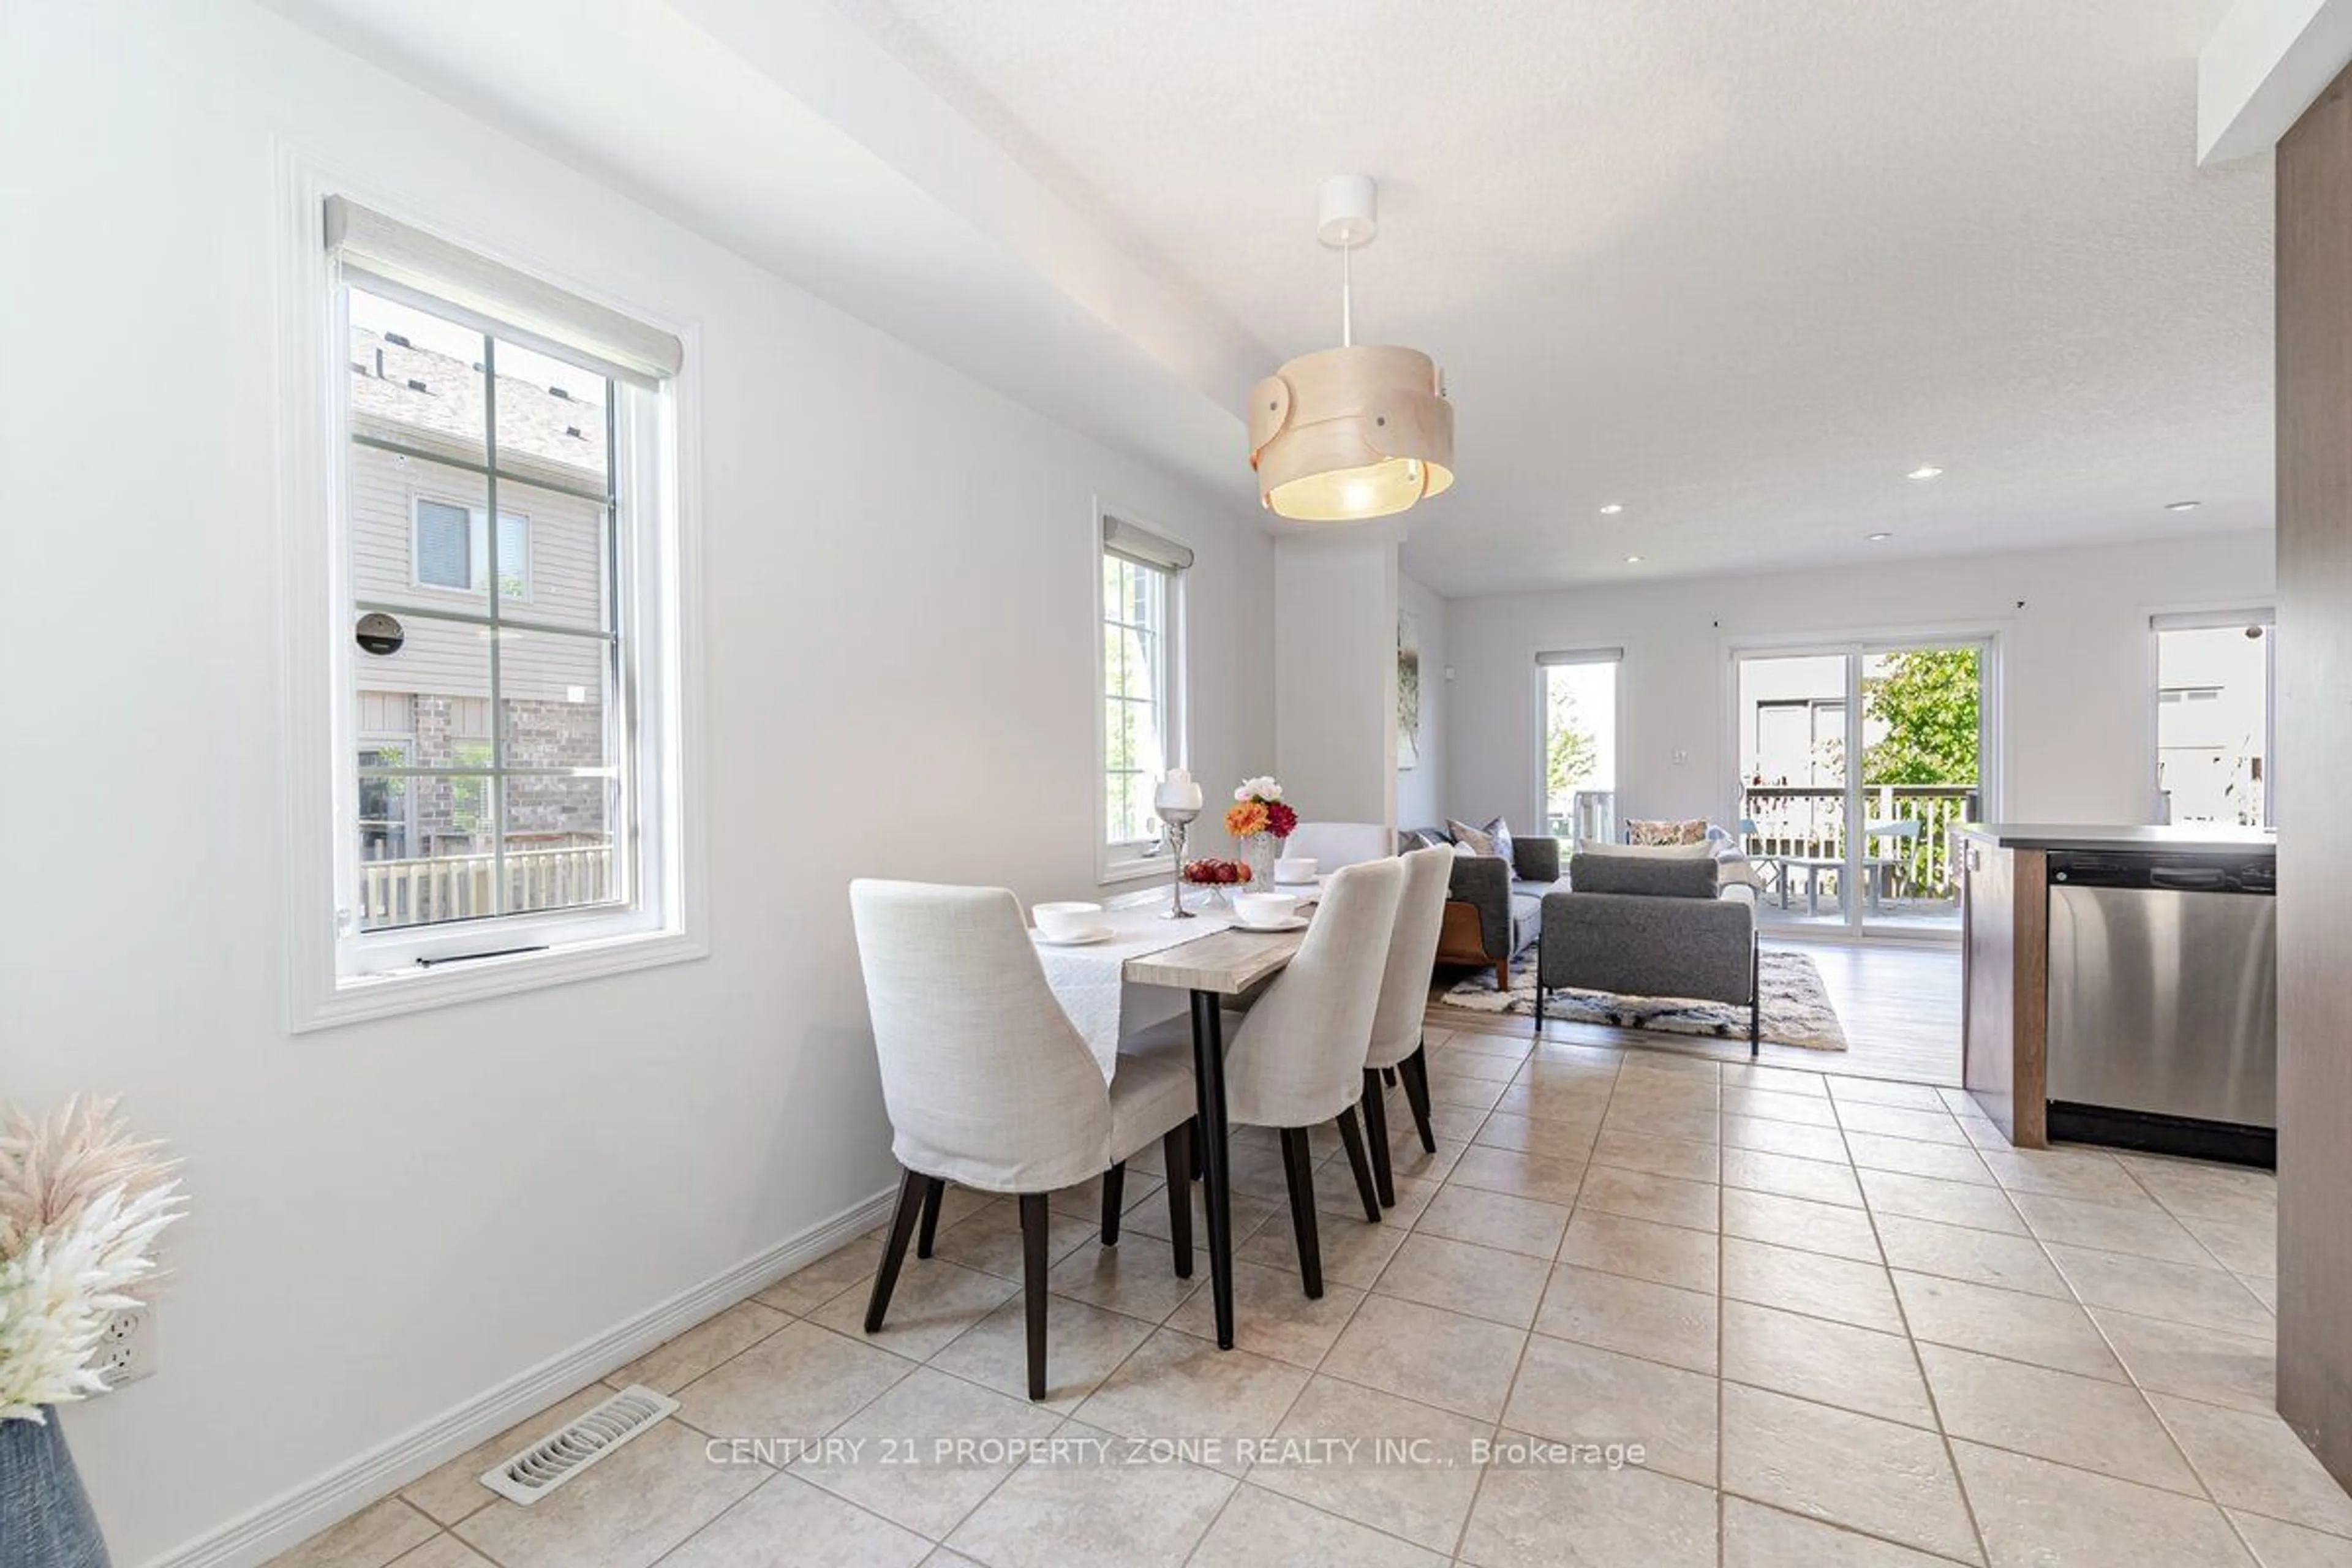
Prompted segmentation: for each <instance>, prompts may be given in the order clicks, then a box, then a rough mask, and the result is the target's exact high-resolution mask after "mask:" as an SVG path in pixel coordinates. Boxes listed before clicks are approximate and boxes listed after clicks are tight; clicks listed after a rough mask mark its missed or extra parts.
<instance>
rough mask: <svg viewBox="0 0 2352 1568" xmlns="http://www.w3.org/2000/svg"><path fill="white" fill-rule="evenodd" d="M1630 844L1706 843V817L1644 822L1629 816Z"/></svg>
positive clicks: (1626, 835) (1627, 838)
mask: <svg viewBox="0 0 2352 1568" xmlns="http://www.w3.org/2000/svg"><path fill="white" fill-rule="evenodd" d="M1625 842H1626V843H1628V844H1653V845H1654V844H1704V843H1706V818H1705V817H1697V816H1695V817H1692V818H1690V819H1689V820H1687V821H1684V822H1643V821H1641V820H1640V819H1638V818H1629V819H1627V821H1626V823H1625Z"/></svg>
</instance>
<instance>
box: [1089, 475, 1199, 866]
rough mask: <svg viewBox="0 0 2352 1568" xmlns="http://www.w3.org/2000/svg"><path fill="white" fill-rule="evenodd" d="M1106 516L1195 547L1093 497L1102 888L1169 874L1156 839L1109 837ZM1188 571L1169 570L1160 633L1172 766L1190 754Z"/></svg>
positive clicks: (1097, 827) (1185, 763) (1095, 784)
mask: <svg viewBox="0 0 2352 1568" xmlns="http://www.w3.org/2000/svg"><path fill="white" fill-rule="evenodd" d="M1108 518H1117V519H1120V520H1122V521H1127V522H1129V523H1132V524H1134V525H1135V526H1136V527H1138V528H1142V529H1148V530H1149V531H1151V532H1153V533H1156V534H1159V535H1160V537H1161V538H1163V539H1166V540H1169V541H1171V542H1174V543H1177V544H1181V545H1183V546H1184V547H1185V548H1186V549H1188V550H1192V551H1195V552H1197V551H1198V549H1199V546H1198V545H1196V544H1194V543H1193V542H1192V541H1191V540H1189V539H1187V538H1185V537H1184V535H1182V534H1181V533H1180V532H1177V531H1174V530H1172V529H1170V528H1166V527H1163V526H1162V525H1161V524H1160V523H1158V522H1154V521H1150V519H1148V518H1146V517H1144V516H1143V515H1142V514H1140V513H1138V512H1136V511H1133V510H1129V509H1128V508H1126V507H1122V506H1119V505H1117V504H1116V503H1110V502H1106V501H1105V500H1103V499H1102V498H1101V497H1100V496H1097V497H1096V498H1095V505H1094V526H1093V528H1092V529H1091V530H1090V531H1089V532H1088V534H1087V539H1088V542H1089V544H1090V546H1091V548H1090V549H1089V551H1088V553H1087V566H1088V568H1089V576H1088V579H1087V580H1088V582H1089V583H1090V584H1092V587H1093V593H1092V595H1091V596H1090V600H1089V603H1090V606H1091V613H1090V615H1089V616H1088V618H1087V629H1088V633H1089V635H1090V637H1092V639H1093V642H1094V650H1095V655H1094V670H1095V690H1094V710H1095V750H1094V758H1093V763H1092V767H1093V781H1092V783H1091V784H1089V785H1088V786H1087V787H1088V788H1089V789H1091V790H1092V791H1093V793H1094V801H1095V807H1094V831H1095V881H1096V885H1097V886H1098V887H1104V888H1110V887H1117V886H1119V885H1122V884H1125V883H1129V882H1139V881H1144V880H1146V879H1152V878H1166V877H1168V876H1170V875H1171V874H1172V873H1171V868H1170V865H1169V858H1168V855H1167V853H1166V852H1165V851H1164V850H1162V849H1160V841H1159V840H1157V839H1154V840H1152V841H1151V847H1150V848H1148V849H1144V850H1141V851H1139V850H1138V849H1137V848H1136V847H1135V846H1133V845H1130V844H1113V843H1111V842H1110V811H1109V807H1108V803H1107V802H1106V801H1105V800H1104V799H1103V774H1104V771H1105V768H1104V764H1105V763H1106V761H1107V760H1108V755H1109V749H1110V733H1109V726H1108V723H1107V722H1106V719H1105V713H1104V708H1105V697H1106V694H1107V692H1108V688H1109V676H1110V672H1109V671H1108V669H1106V668H1104V665H1103V584H1102V563H1103V561H1104V559H1105V557H1106V556H1108V554H1109V553H1110V552H1109V551H1108V550H1107V549H1105V548H1104V544H1103V524H1104V521H1105V520H1106V519H1108ZM1169 578H1170V581H1169V593H1168V621H1169V625H1168V628H1167V630H1166V631H1165V632H1164V633H1163V635H1162V636H1163V641H1164V642H1165V644H1166V646H1167V649H1168V652H1167V671H1168V692H1167V697H1166V700H1165V710H1166V719H1165V721H1164V724H1165V729H1166V731H1167V734H1166V750H1167V752H1168V765H1169V766H1170V767H1176V768H1181V767H1190V766H1191V765H1192V701H1191V694H1192V624H1191V623H1192V604H1191V599H1192V584H1191V581H1190V579H1191V578H1192V573H1191V572H1189V571H1184V572H1172V573H1171V574H1169ZM1216 803H1217V796H1216V795H1215V792H1213V791H1211V792H1208V805H1207V806H1204V807H1202V813H1201V821H1203V822H1204V821H1207V820H1208V819H1209V809H1210V808H1211V807H1213V806H1214V805H1216ZM1200 826H1201V824H1200V822H1195V823H1194V824H1193V825H1192V828H1193V831H1194V832H1198V831H1200Z"/></svg>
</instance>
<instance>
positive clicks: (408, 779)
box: [328, 198, 683, 1005]
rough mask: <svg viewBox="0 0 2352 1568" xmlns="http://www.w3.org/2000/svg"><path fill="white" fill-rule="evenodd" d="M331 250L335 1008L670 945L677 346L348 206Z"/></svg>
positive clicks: (331, 224)
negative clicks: (414, 988) (484, 964)
mask: <svg viewBox="0 0 2352 1568" xmlns="http://www.w3.org/2000/svg"><path fill="white" fill-rule="evenodd" d="M328 232H329V246H330V249H331V252H333V253H334V254H335V257H336V260H337V264H338V265H337V269H336V274H335V286H334V288H333V289H332V294H331V298H332V302H333V306H334V310H335V312H336V318H337V320H338V321H339V323H340V325H341V331H343V332H345V333H346V334H347V338H348V342H347V343H346V345H345V348H346V351H347V352H344V353H338V354H337V355H336V363H337V364H338V367H339V369H340V372H341V374H342V375H343V376H344V378H345V379H344V382H343V395H342V398H341V407H342V409H343V411H344V416H345V419H346V427H345V430H344V436H345V440H344V443H343V446H342V449H341V451H342V456H341V465H342V468H341V473H339V474H338V475H336V476H335V478H336V479H337V481H338V483H337V486H336V490H337V493H339V494H340V495H341V497H342V498H343V502H344V504H343V506H342V509H341V516H340V519H339V523H338V526H339V527H340V528H341V530H342V533H343V546H344V548H343V550H342V551H341V559H342V560H343V562H344V563H345V565H344V569H343V581H342V583H341V585H340V592H339V598H340V601H341V603H340V609H341V616H340V617H339V619H340V620H341V626H342V627H343V632H342V634H341V636H342V637H343V638H344V639H345V640H344V641H343V643H342V646H341V647H339V648H338V650H337V651H338V657H339V658H340V660H341V665H340V667H339V668H341V670H342V671H343V675H342V688H341V693H340V699H339V700H340V701H341V704H342V710H343V717H342V719H341V721H340V722H341V724H342V726H343V727H344V728H343V731H342V732H344V733H347V734H351V735H353V736H356V737H358V740H357V743H356V745H354V746H353V747H352V750H350V751H348V752H344V753H343V759H342V760H341V762H340V763H338V764H337V765H338V770H339V771H340V770H341V769H345V768H348V769H349V770H350V771H349V772H348V773H342V774H341V783H340V784H339V786H338V789H337V792H336V793H337V795H338V796H339V797H340V799H341V801H343V802H345V803H349V804H347V805H343V806H341V808H340V809H339V810H338V811H337V814H336V815H337V816H338V818H339V819H340V826H339V831H338V835H337V837H338V838H339V839H340V846H339V849H338V864H339V867H340V868H341V869H340V875H341V892H340V893H339V895H338V899H337V904H338V910H337V913H338V917H339V918H338V921H337V931H338V932H339V934H338V937H337V942H336V953H335V973H336V976H337V979H336V982H335V984H336V986H337V988H338V989H339V990H341V989H343V988H345V987H348V986H353V985H364V984H367V983H369V982H372V981H375V980H380V979H385V978H389V977H392V976H398V975H411V976H414V975H417V974H419V973H425V972H426V971H425V970H420V967H419V964H420V961H424V962H425V965H426V966H427V969H428V970H429V967H430V965H431V964H432V963H435V962H436V961H438V960H442V959H447V958H460V957H467V956H472V955H476V954H480V953H486V952H513V951H515V950H530V951H541V950H543V951H547V952H565V951H567V950H571V949H587V950H588V951H589V952H591V953H597V954H601V953H607V952H614V950H613V948H612V946H611V944H612V942H614V939H617V938H627V937H649V936H661V935H670V934H677V932H678V931H680V929H681V927H680V924H679V922H680V921H681V919H682V917H683V910H679V909H677V908H676V907H674V906H675V904H676V902H677V887H678V882H677V878H676V876H675V875H674V874H673V869H674V867H675V856H676V855H677V851H678V849H679V847H680V846H679V844H678V842H677V837H678V828H677V817H676V815H675V810H674V805H673V802H674V798H675V794H676V791H677V787H678V785H677V779H678V776H679V774H678V771H677V770H678V766H679V756H678V749H677V726H676V717H675V714H674V713H673V712H672V711H670V710H669V700H668V697H667V693H668V692H669V690H670V679H671V670H672V669H673V668H674V661H675V658H676V653H675V648H676V624H675V619H676V605H677V584H675V583H672V582H670V581H668V580H667V572H668V570H669V565H668V563H672V562H674V561H675V560H677V551H676V549H675V548H674V545H673V543H672V537H673V531H674V530H675V529H676V526H677V520H676V517H675V514H674V505H673V501H672V499H671V498H672V495H673V489H672V485H671V480H670V475H671V472H672V469H673V468H674V462H673V458H672V443H673V439H674V437H673V436H672V434H671V432H672V429H673V426H674V423H675V419H676V411H675V409H674V408H673V407H672V395H671V392H670V385H671V378H672V377H673V376H674V375H675V374H676V373H677V361H678V358H679V356H680V353H681V351H680V349H679V345H678V342H677V339H675V338H673V337H670V336H669V335H667V333H661V332H658V331H654V330H653V329H650V328H646V327H642V326H640V325H638V324H636V323H635V322H631V321H626V320H625V319H624V318H621V317H619V316H617V315H615V314H614V312H612V311H611V310H607V309H606V308H604V307H603V306H600V305H594V304H592V303H590V302H588V301H585V300H576V299H573V298H572V297H571V296H569V295H565V294H562V293H561V292H559V291H557V290H555V289H551V288H550V287H549V286H547V285H545V284H544V283H542V282H540V281H539V280H536V279H527V278H524V277H522V276H521V275H520V274H516V273H513V272H511V271H510V270H509V269H508V268H504V267H503V266H501V265H499V264H497V263H494V262H490V261H488V260H486V259H484V258H478V257H473V256H470V255H468V254H467V253H465V252H462V251H458V250H457V249H456V247H451V246H449V245H448V244H446V242H444V241H442V240H440V239H438V238H437V237H433V236H429V235H425V234H424V233H422V232H421V231H416V230H413V229H409V228H407V227H405V226H402V225H399V224H398V223H396V222H394V220H391V219H388V218H384V217H382V216H377V215H374V214H370V213H365V212H363V211H362V210H360V209H357V208H355V207H352V206H350V205H346V204H344V203H343V202H342V201H341V198H331V199H330V200H329V202H328ZM491 518H496V519H497V520H498V526H497V527H496V528H492V527H490V526H488V520H489V519H491ZM493 581H495V582H496V583H497V584H499V591H498V592H497V593H495V594H491V593H488V592H486V591H485V590H486V589H487V587H488V584H490V583H491V582H493ZM449 590H456V591H457V592H459V593H462V594H464V595H467V596H466V597H464V598H457V599H453V598H452V597H451V596H450V594H449V592H448V591H449ZM370 615H381V616H390V617H392V619H393V620H394V621H396V622H397V623H398V626H399V631H400V637H398V638H397V639H396V641H394V643H393V644H392V646H386V641H387V639H385V638H383V637H374V638H373V645H368V644H358V643H357V642H356V640H355V639H352V637H351V628H352V626H354V625H355V624H356V622H357V621H358V619H359V618H360V617H362V616H370ZM395 726H396V728H397V731H398V732H396V733H393V732H387V731H388V730H389V729H392V728H393V727H395ZM353 807H356V810H355V811H354V810H353ZM346 813H349V814H350V815H345V814H346ZM583 962H591V963H593V962H595V960H593V959H590V958H584V957H583ZM369 1005H375V1004H373V1003H372V1002H371V1003H370V1004H369Z"/></svg>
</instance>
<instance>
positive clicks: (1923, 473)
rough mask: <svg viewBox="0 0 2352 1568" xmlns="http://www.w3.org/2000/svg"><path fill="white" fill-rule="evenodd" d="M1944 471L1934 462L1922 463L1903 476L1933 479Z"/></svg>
mask: <svg viewBox="0 0 2352 1568" xmlns="http://www.w3.org/2000/svg"><path fill="white" fill-rule="evenodd" d="M1943 471H1944V470H1943V469H1941V468H1937V467H1936V465H1935V464H1933V463H1922V464H1920V465H1919V466H1918V467H1917V468H1914V469H1912V470H1911V471H1910V472H1909V473H1907V474H1906V475H1904V476H1903V477H1904V478H1905V479H1934V478H1935V477H1936V476H1937V475H1938V474H1940V473H1942V472H1943Z"/></svg>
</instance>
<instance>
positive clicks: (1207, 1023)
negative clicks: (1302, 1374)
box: [1192, 991, 1234, 1351]
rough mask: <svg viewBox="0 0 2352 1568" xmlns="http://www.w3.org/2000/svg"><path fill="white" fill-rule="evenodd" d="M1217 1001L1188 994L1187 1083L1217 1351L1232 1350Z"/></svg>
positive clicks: (1229, 1204) (1229, 1203) (1228, 1171)
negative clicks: (1194, 1106)
mask: <svg viewBox="0 0 2352 1568" xmlns="http://www.w3.org/2000/svg"><path fill="white" fill-rule="evenodd" d="M1222 1003H1223V998H1221V997H1220V996H1218V994H1216V993H1215V992H1213V991H1195V992H1193V993H1192V1081H1193V1087H1194V1088H1195V1089H1198V1090H1199V1091H1200V1097H1201V1128H1200V1141H1199V1142H1200V1152H1199V1156H1198V1157H1199V1159H1200V1162H1201V1197H1202V1205H1203V1206H1204V1207H1206V1208H1207V1209H1208V1211H1209V1292H1210V1300H1211V1301H1212V1302H1213V1304H1214V1306H1215V1308H1216V1316H1217V1348H1218V1349H1219V1350H1228V1351H1229V1350H1231V1349H1233V1348H1234V1225H1233V1215H1234V1210H1233V1185H1232V1179H1233V1170H1232V1167H1231V1166H1230V1165H1229V1164H1228V1163H1227V1162H1226V1152H1225V1037H1224V1031H1225V1020H1224V1014H1223V1011H1222V1010H1221V1008H1222Z"/></svg>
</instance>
